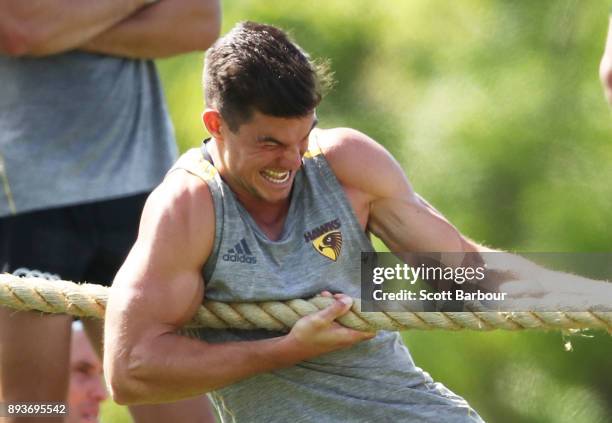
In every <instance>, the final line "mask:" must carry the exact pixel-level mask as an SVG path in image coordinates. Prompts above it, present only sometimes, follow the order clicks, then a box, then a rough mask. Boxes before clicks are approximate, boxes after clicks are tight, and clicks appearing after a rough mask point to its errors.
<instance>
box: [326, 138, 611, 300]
mask: <svg viewBox="0 0 612 423" xmlns="http://www.w3.org/2000/svg"><path fill="white" fill-rule="evenodd" d="M320 139H322V143H321V144H322V149H323V152H324V153H325V156H326V158H327V159H328V161H329V162H330V165H331V166H332V168H333V170H334V172H335V173H336V175H337V177H338V179H339V181H340V183H341V184H342V185H343V186H344V188H345V189H346V190H348V191H349V192H350V191H353V192H354V191H357V192H359V196H360V198H363V203H364V204H366V207H368V212H367V215H368V220H367V227H368V229H369V230H370V231H371V232H372V233H373V234H375V235H376V236H378V237H379V238H381V239H382V241H383V242H384V243H385V244H386V245H387V247H389V249H390V250H391V251H394V252H397V253H402V252H407V253H420V252H421V253H444V252H449V253H453V254H448V255H446V256H444V255H443V256H442V258H443V262H444V264H446V265H450V266H458V265H461V264H462V262H463V259H464V258H465V257H466V256H465V254H456V253H495V254H480V255H477V254H472V255H469V256H468V257H467V258H468V259H469V260H470V261H471V262H479V261H480V260H483V261H484V263H485V264H486V266H487V269H488V271H489V272H488V278H489V282H491V283H492V285H491V287H495V285H502V284H503V289H504V290H505V291H506V292H508V293H509V294H510V295H511V296H515V297H519V296H531V297H538V296H539V297H542V296H545V295H548V294H551V293H554V294H556V295H559V294H561V296H559V297H555V298H560V299H561V300H562V301H563V303H564V304H568V305H571V304H573V302H572V301H573V300H576V301H574V302H575V303H576V304H584V303H585V299H584V298H587V299H593V298H598V297H599V298H606V301H609V300H608V299H609V298H611V295H612V284H610V283H607V282H602V281H593V280H588V279H586V278H582V277H579V276H576V275H572V274H567V273H562V272H555V271H551V270H549V269H545V268H543V267H541V266H538V265H536V264H534V263H532V262H530V261H529V260H527V259H525V258H523V257H521V256H518V255H515V254H511V253H506V252H503V251H497V250H493V249H490V248H488V247H485V246H483V245H479V244H477V243H476V242H474V241H472V240H470V239H469V238H467V237H465V236H463V235H462V234H461V233H460V232H459V231H458V230H457V229H456V228H455V227H454V226H453V225H452V224H451V223H450V222H449V221H448V220H447V219H446V218H445V217H444V216H442V214H441V213H440V212H438V211H437V210H436V209H434V208H433V207H432V206H431V205H429V204H428V203H427V202H426V201H425V200H424V199H422V198H421V197H420V196H419V195H418V194H416V193H415V192H414V190H413V189H412V187H411V185H410V183H409V181H408V179H407V177H406V175H405V173H404V171H403V170H402V168H401V167H400V166H399V164H398V163H397V161H396V160H395V159H394V158H393V157H392V156H391V155H390V154H389V153H388V152H387V151H386V150H385V149H384V147H382V146H381V145H379V144H378V143H376V142H375V141H374V140H372V139H370V138H368V137H367V136H366V135H364V134H362V133H360V132H358V131H355V130H351V129H344V128H340V129H334V130H330V131H325V135H324V136H322V137H320ZM354 163H367V166H364V167H363V168H357V167H355V165H354ZM445 259H446V261H445ZM580 295H583V296H584V297H580Z"/></svg>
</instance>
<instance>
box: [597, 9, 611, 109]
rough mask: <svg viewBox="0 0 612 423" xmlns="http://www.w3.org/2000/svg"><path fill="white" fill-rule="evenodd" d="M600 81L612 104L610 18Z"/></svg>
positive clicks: (607, 98)
mask: <svg viewBox="0 0 612 423" xmlns="http://www.w3.org/2000/svg"><path fill="white" fill-rule="evenodd" d="M599 79H600V80H601V83H602V85H603V90H604V94H605V96H606V100H608V103H610V104H612V17H610V16H609V17H608V36H607V37H606V44H605V47H604V52H603V56H602V58H601V62H600V64H599Z"/></svg>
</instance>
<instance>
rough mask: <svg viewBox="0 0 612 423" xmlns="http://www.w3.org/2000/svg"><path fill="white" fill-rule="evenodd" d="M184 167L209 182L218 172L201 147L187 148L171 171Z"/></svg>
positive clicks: (183, 168)
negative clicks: (203, 153)
mask: <svg viewBox="0 0 612 423" xmlns="http://www.w3.org/2000/svg"><path fill="white" fill-rule="evenodd" d="M176 169H182V170H184V171H186V172H189V173H191V174H192V175H195V176H197V177H199V178H200V179H202V180H203V181H204V182H208V181H210V180H212V179H214V177H215V175H216V174H217V169H216V168H215V167H214V166H213V165H212V164H211V163H209V162H208V161H207V160H206V159H205V158H204V156H203V155H202V151H201V150H200V149H199V148H192V149H190V150H187V152H185V153H184V154H183V155H182V156H181V157H179V159H178V161H177V162H176V163H175V164H174V166H173V167H172V169H170V172H172V171H174V170H176Z"/></svg>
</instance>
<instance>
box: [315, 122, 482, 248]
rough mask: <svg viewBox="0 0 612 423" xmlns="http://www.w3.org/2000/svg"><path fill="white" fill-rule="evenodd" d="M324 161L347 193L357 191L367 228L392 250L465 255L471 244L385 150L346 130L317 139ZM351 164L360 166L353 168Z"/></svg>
mask: <svg viewBox="0 0 612 423" xmlns="http://www.w3.org/2000/svg"><path fill="white" fill-rule="evenodd" d="M320 139H321V141H320V142H321V143H322V146H321V147H322V149H323V151H324V153H325V157H326V158H327V160H328V161H329V162H330V165H331V166H332V168H333V170H334V173H335V174H336V175H337V177H338V179H339V181H340V183H341V184H342V185H343V186H344V188H345V190H349V191H358V192H359V193H360V197H361V198H363V203H364V204H365V205H366V207H368V211H367V216H368V220H367V228H368V230H370V231H371V232H372V233H373V234H374V235H376V236H378V237H379V238H381V239H382V240H383V242H384V243H385V244H386V245H387V246H388V247H389V249H390V250H391V251H397V252H403V251H406V252H437V251H441V252H442V251H443V252H464V251H470V250H472V251H473V248H474V247H475V245H473V243H471V242H470V241H469V240H467V239H466V238H464V237H463V236H462V235H461V234H460V233H459V231H457V229H456V228H455V227H454V226H453V225H451V224H450V223H449V222H448V220H446V218H445V217H444V216H442V214H440V213H439V212H438V211H437V210H436V209H434V208H433V207H432V206H431V205H429V204H428V203H427V202H426V201H425V200H424V199H422V198H421V197H420V196H419V195H418V194H416V193H415V192H414V190H413V189H412V186H411V185H410V183H409V181H408V178H407V177H406V175H405V173H404V171H403V170H402V168H401V167H400V165H399V164H398V163H397V161H396V160H395V159H394V158H393V157H392V156H391V154H389V153H388V152H387V151H386V150H385V149H384V147H382V146H381V145H380V144H378V143H376V142H375V141H374V140H372V139H371V138H369V137H367V136H366V135H364V134H362V133H360V132H358V131H355V130H352V129H348V128H338V129H333V130H329V131H325V135H323V136H322V137H320ZM355 163H364V164H367V165H364V166H363V167H359V168H357V167H356V166H355Z"/></svg>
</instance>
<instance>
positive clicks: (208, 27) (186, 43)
mask: <svg viewBox="0 0 612 423" xmlns="http://www.w3.org/2000/svg"><path fill="white" fill-rule="evenodd" d="M220 29H221V9H220V6H219V0H160V1H159V2H157V3H155V4H153V5H151V6H149V7H147V8H144V9H142V10H140V11H138V12H137V13H135V14H133V15H132V16H130V17H129V18H127V19H125V20H123V21H121V22H119V23H118V24H116V25H115V26H113V27H112V28H110V29H108V30H107V31H104V32H103V33H101V34H99V35H97V36H96V37H94V38H92V39H91V40H89V41H88V42H87V43H86V44H84V45H83V46H81V48H82V49H83V50H85V51H90V52H95V53H103V54H109V55H113V56H122V57H131V58H161V57H168V56H172V55H176V54H180V53H186V52H189V51H198V50H201V51H203V50H206V49H207V48H208V47H209V46H210V45H211V44H212V43H213V42H214V41H215V39H216V38H217V36H218V35H219V31H220Z"/></svg>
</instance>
